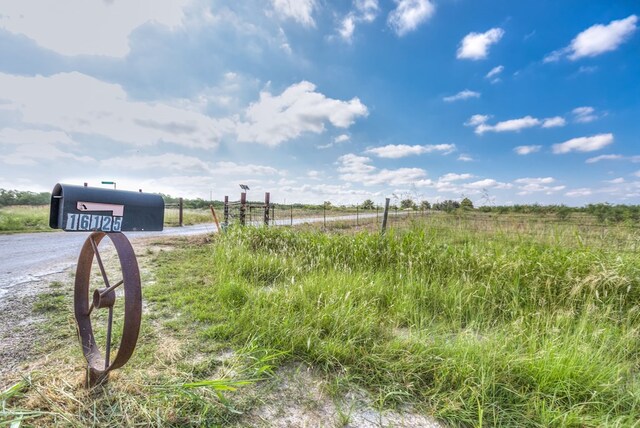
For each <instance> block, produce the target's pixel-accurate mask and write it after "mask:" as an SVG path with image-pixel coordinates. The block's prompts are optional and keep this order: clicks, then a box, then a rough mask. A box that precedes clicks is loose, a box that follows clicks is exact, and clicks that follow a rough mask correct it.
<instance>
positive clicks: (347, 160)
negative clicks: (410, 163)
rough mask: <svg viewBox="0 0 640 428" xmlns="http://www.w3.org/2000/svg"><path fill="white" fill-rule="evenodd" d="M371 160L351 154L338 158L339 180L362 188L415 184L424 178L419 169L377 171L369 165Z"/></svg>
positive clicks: (425, 173)
mask: <svg viewBox="0 0 640 428" xmlns="http://www.w3.org/2000/svg"><path fill="white" fill-rule="evenodd" d="M370 162H371V159H370V158H368V157H364V156H358V155H354V154H352V153H349V154H346V155H343V156H340V157H339V158H338V172H339V173H340V179H342V180H344V181H348V182H352V183H359V184H362V185H364V186H373V185H391V186H396V185H402V184H415V183H416V182H418V181H419V180H421V179H423V178H424V177H426V175H427V172H426V171H425V170H423V169H420V168H399V169H395V170H389V169H382V170H378V169H377V168H376V167H374V166H373V165H370Z"/></svg>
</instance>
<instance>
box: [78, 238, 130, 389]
mask: <svg viewBox="0 0 640 428" xmlns="http://www.w3.org/2000/svg"><path fill="white" fill-rule="evenodd" d="M105 236H107V237H108V238H109V239H110V240H111V242H113V245H114V246H115V248H116V252H117V254H118V258H119V260H120V268H121V270H122V278H119V279H118V280H117V282H114V283H112V282H110V280H109V278H108V276H107V272H106V271H105V268H104V264H103V263H102V258H101V257H100V252H99V250H98V246H99V245H100V242H101V241H102V239H103V238H104V237H105ZM94 257H95V259H96V261H97V262H98V266H99V268H100V273H101V274H102V280H103V281H104V286H103V287H100V288H96V289H94V290H93V293H92V294H91V295H90V294H89V292H90V291H89V288H90V282H91V266H92V264H93V259H94ZM121 285H122V286H123V288H124V324H123V328H122V336H121V339H120V346H118V350H117V354H116V355H115V358H113V359H112V358H111V334H112V325H113V307H114V303H115V301H116V289H117V288H118V287H120V286H121ZM74 309H75V317H76V322H77V324H78V336H79V339H80V343H81V345H82V352H83V353H84V356H85V358H86V359H87V363H88V367H87V385H88V386H93V385H97V384H100V383H102V382H104V381H105V380H106V379H107V377H108V375H109V372H110V371H111V370H114V369H117V368H119V367H122V366H123V365H124V364H125V363H126V362H127V361H128V360H129V358H130V357H131V355H132V354H133V350H134V349H135V347H136V342H137V340H138V333H139V331H140V321H141V319H142V290H141V288H140V270H139V269H138V261H137V260H136V255H135V253H134V252H133V247H132V246H131V243H130V242H129V240H128V239H127V237H126V236H125V235H123V234H122V233H119V232H116V233H105V232H93V233H92V234H91V235H90V236H89V237H88V238H87V240H86V241H85V243H84V245H83V247H82V250H81V251H80V256H79V257H78V267H77V270H76V280H75V291H74ZM102 309H106V310H108V322H107V337H106V344H105V353H104V357H103V355H102V353H101V352H100V348H99V347H98V345H97V344H96V339H95V336H94V333H93V326H92V321H91V318H92V317H91V316H92V315H94V314H96V313H97V312H98V311H100V310H102Z"/></svg>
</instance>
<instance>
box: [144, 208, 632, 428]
mask: <svg viewBox="0 0 640 428" xmlns="http://www.w3.org/2000/svg"><path fill="white" fill-rule="evenodd" d="M555 233H556V232H555V231H554V229H553V228H548V229H547V236H549V235H550V238H549V239H545V240H540V239H538V237H537V236H536V235H534V234H517V233H516V234H504V233H501V232H500V231H496V230H490V229H486V230H485V229H481V230H479V229H470V228H461V229H456V228H449V229H440V228H435V227H425V226H424V225H423V224H421V223H420V222H417V221H413V222H411V225H410V226H409V227H408V228H407V229H406V230H397V229H396V230H391V231H390V232H389V233H387V234H386V235H384V236H380V234H379V233H367V232H360V233H357V234H346V235H345V234H331V233H330V234H327V233H321V232H317V231H313V230H303V231H300V230H298V231H296V230H293V229H283V228H280V229H273V228H272V229H264V228H263V229H254V228H246V229H245V230H239V229H231V230H230V232H229V233H227V234H225V235H223V236H220V237H218V238H217V239H216V240H215V241H214V242H213V243H210V244H207V245H202V246H190V247H188V248H185V249H182V250H178V251H173V252H169V253H166V254H164V255H162V256H161V257H160V259H159V260H158V274H157V277H158V278H157V279H158V282H157V284H155V285H153V286H151V287H149V288H147V289H146V290H145V295H146V297H147V298H148V299H149V300H150V301H151V302H153V303H154V304H155V305H156V306H157V307H161V308H164V310H166V311H180V312H181V314H182V315H181V317H182V319H183V321H182V322H183V323H189V324H190V325H193V326H194V327H193V328H194V330H195V332H196V333H195V334H196V335H197V336H198V338H199V341H200V342H201V344H202V345H200V346H206V344H207V343H228V344H229V345H230V346H242V345H243V344H245V343H247V342H248V341H250V342H251V343H253V344H255V345H256V346H258V347H260V348H264V349H272V350H277V351H281V352H284V353H285V354H284V355H285V356H283V357H282V358H280V359H279V360H278V363H279V364H284V363H286V362H287V361H303V362H306V363H308V364H311V365H313V366H314V367H317V368H319V369H321V370H322V371H324V372H326V373H327V375H328V376H331V377H334V378H335V379H336V382H335V384H336V385H339V388H343V389H344V390H345V391H346V390H349V389H350V388H351V387H353V386H354V385H357V386H359V387H364V388H366V389H367V390H369V391H370V393H371V394H372V396H374V397H379V401H380V403H381V404H382V405H383V406H385V407H393V406H396V405H399V404H404V403H411V404H413V405H415V406H418V407H419V408H421V409H423V410H424V411H426V412H428V413H432V414H434V415H436V416H437V417H438V418H440V419H441V420H444V421H447V422H449V423H451V424H453V425H461V426H482V425H485V426H594V427H595V426H633V425H634V424H636V423H637V421H638V420H640V380H639V379H638V376H637V368H638V365H639V363H640V360H639V357H638V356H639V355H640V340H638V332H639V331H640V310H639V309H638V308H639V306H638V303H639V302H640V256H639V255H638V252H637V251H632V252H618V251H613V250H608V249H607V246H606V245H596V246H590V245H588V244H584V243H581V242H583V240H581V239H580V237H579V236H575V235H565V234H563V233H560V234H559V235H557V236H555V235H554V234H555ZM603 239H608V238H603ZM587 242H588V241H587ZM576 243H577V245H576ZM343 392H344V391H343Z"/></svg>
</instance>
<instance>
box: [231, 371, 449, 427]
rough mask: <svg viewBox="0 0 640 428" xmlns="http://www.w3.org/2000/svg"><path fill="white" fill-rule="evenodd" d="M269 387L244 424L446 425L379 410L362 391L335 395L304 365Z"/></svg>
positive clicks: (409, 412)
mask: <svg viewBox="0 0 640 428" xmlns="http://www.w3.org/2000/svg"><path fill="white" fill-rule="evenodd" d="M268 388H269V387H267V389H268ZM270 388H271V390H267V391H265V393H266V395H265V399H264V402H263V403H262V405H260V406H258V407H257V408H256V409H255V410H253V411H251V412H250V413H249V414H248V415H247V417H246V419H245V420H243V421H242V425H243V426H257V427H274V428H298V427H350V428H383V427H384V428H386V427H405V428H443V425H441V424H440V423H438V422H437V421H436V420H435V419H433V418H430V417H428V416H424V415H421V414H418V413H416V412H415V411H413V409H410V408H407V409H403V411H402V412H396V411H379V410H376V409H375V408H374V406H373V404H372V400H371V399H370V398H369V397H368V396H367V394H366V393H365V392H362V391H358V392H351V393H349V394H347V395H346V396H344V397H340V398H338V399H336V398H335V397H333V398H332V397H331V396H330V395H329V393H328V392H327V391H328V385H327V384H326V381H325V380H324V379H323V378H322V377H321V376H320V375H319V374H317V373H315V372H314V371H313V370H312V369H310V368H309V367H307V366H305V365H303V364H298V365H294V366H289V367H286V368H282V369H280V370H278V372H277V373H276V377H275V379H274V381H273V382H272V383H271V386H270Z"/></svg>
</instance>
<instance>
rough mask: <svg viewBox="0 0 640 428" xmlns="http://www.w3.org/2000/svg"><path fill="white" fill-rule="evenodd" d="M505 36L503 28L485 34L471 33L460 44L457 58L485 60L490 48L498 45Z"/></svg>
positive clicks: (493, 29)
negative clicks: (495, 44)
mask: <svg viewBox="0 0 640 428" xmlns="http://www.w3.org/2000/svg"><path fill="white" fill-rule="evenodd" d="M503 35H504V30H503V29H502V28H492V29H490V30H489V31H486V32H484V33H469V34H467V35H466V36H464V39H462V41H461V42H460V47H459V48H458V52H457V55H456V56H457V58H459V59H472V60H479V59H484V58H486V57H487V55H488V51H489V47H490V46H491V45H492V44H494V43H498V42H499V41H500V39H501V38H502V36H503Z"/></svg>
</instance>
